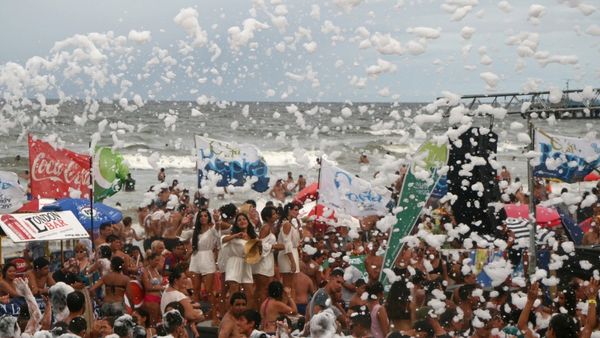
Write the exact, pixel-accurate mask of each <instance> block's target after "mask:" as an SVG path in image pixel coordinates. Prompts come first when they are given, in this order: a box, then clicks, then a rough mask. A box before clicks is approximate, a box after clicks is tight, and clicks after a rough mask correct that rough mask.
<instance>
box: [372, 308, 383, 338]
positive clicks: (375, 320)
mask: <svg viewBox="0 0 600 338" xmlns="http://www.w3.org/2000/svg"><path fill="white" fill-rule="evenodd" d="M380 308H381V305H380V304H377V305H375V307H373V310H371V334H372V335H373V337H374V338H385V336H384V335H383V330H382V329H381V324H379V317H377V313H379V309H380Z"/></svg>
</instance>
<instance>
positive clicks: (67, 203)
mask: <svg viewBox="0 0 600 338" xmlns="http://www.w3.org/2000/svg"><path fill="white" fill-rule="evenodd" d="M42 211H71V212H72V213H73V214H74V215H75V217H77V219H78V220H79V222H80V223H81V224H82V225H83V227H84V228H85V230H87V231H88V232H92V231H94V232H97V231H98V229H99V228H100V224H102V223H111V224H116V223H119V222H120V221H121V219H123V214H122V213H121V212H120V211H119V210H117V209H115V208H113V207H109V206H108V205H106V204H102V203H94V212H93V215H94V222H93V224H92V217H91V216H92V209H91V208H90V200H88V199H83V198H61V199H59V200H57V201H56V202H54V203H51V204H47V205H45V206H44V207H43V208H42ZM92 225H93V226H92Z"/></svg>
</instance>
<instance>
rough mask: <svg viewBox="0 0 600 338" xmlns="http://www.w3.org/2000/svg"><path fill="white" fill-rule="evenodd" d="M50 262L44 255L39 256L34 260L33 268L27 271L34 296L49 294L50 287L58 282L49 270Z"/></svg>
mask: <svg viewBox="0 0 600 338" xmlns="http://www.w3.org/2000/svg"><path fill="white" fill-rule="evenodd" d="M49 265H50V262H48V260H47V259H46V258H44V257H38V258H36V259H35V260H34V261H33V270H31V271H29V272H28V273H27V279H28V280H29V288H30V289H31V293H33V295H34V296H36V297H40V296H41V295H48V289H49V288H50V287H51V286H52V285H54V284H56V282H55V281H54V279H53V278H52V275H50V270H49Z"/></svg>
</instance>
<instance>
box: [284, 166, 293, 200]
mask: <svg viewBox="0 0 600 338" xmlns="http://www.w3.org/2000/svg"><path fill="white" fill-rule="evenodd" d="M287 174H288V176H287V178H286V179H285V182H284V185H283V189H285V196H286V197H290V196H292V195H293V194H294V192H295V191H296V183H295V182H294V177H292V172H291V171H288V173H287Z"/></svg>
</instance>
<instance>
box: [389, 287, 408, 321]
mask: <svg viewBox="0 0 600 338" xmlns="http://www.w3.org/2000/svg"><path fill="white" fill-rule="evenodd" d="M406 283H407V281H406V280H404V279H402V280H399V281H395V282H394V283H392V286H391V287H390V292H389V293H388V296H387V299H386V302H385V310H386V311H387V313H388V317H389V318H390V319H391V320H397V319H410V306H409V305H410V289H409V288H408V287H407V286H406Z"/></svg>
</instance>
